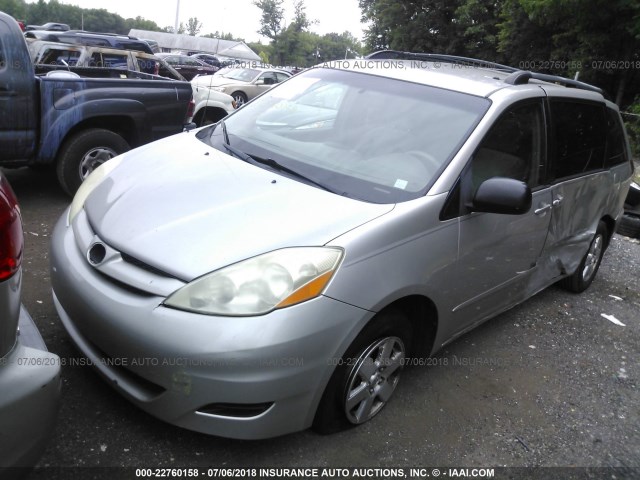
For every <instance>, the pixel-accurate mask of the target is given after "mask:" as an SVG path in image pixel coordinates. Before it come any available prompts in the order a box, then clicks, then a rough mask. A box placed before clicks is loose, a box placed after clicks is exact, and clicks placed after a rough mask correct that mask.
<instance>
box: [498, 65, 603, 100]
mask: <svg viewBox="0 0 640 480" xmlns="http://www.w3.org/2000/svg"><path fill="white" fill-rule="evenodd" d="M531 79H534V80H541V81H543V82H549V83H557V84H559V85H562V86H563V87H569V88H579V89H580V90H589V91H591V92H596V93H600V94H602V95H604V91H603V90H602V89H601V88H599V87H596V86H594V85H589V84H588V83H584V82H580V81H578V80H571V79H570V78H565V77H561V76H559V75H549V74H547V73H536V72H528V71H525V70H518V71H515V72H513V73H512V74H511V75H509V76H508V77H507V78H505V79H504V81H505V82H506V83H508V84H510V85H524V84H527V83H529V80H531Z"/></svg>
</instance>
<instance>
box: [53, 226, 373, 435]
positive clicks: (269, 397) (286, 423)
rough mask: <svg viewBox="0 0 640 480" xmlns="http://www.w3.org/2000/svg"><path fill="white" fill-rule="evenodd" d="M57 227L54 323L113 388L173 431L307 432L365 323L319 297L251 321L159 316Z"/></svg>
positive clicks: (148, 298) (362, 314)
mask: <svg viewBox="0 0 640 480" xmlns="http://www.w3.org/2000/svg"><path fill="white" fill-rule="evenodd" d="M65 219H66V215H63V217H62V218H61V220H60V221H59V222H58V224H57V225H56V228H55V230H54V234H53V237H52V251H51V266H52V272H51V280H52V285H53V295H54V300H55V305H56V308H57V310H58V314H59V316H60V318H61V320H62V323H63V324H64V326H65V328H66V330H67V331H68V333H69V335H70V336H71V338H72V339H73V341H74V342H75V344H76V345H77V346H78V347H79V349H80V350H81V351H82V352H83V353H84V355H86V356H87V357H88V359H89V360H90V362H91V364H92V365H93V366H95V367H96V368H97V370H98V371H99V372H100V373H101V374H102V375H103V376H104V377H105V378H106V379H108V380H109V383H110V384H111V385H112V386H114V388H116V389H117V390H118V391H119V392H120V393H122V394H123V395H124V396H125V397H126V398H128V399H129V400H130V401H131V402H133V403H134V404H136V405H137V406H138V407H140V408H142V409H143V410H145V411H147V412H149V413H150V414H152V415H154V416H156V417H158V418H160V419H162V420H164V421H166V422H169V423H172V424H174V425H178V426H181V427H184V428H188V429H191V430H196V431H200V432H204V433H208V434H214V435H220V436H224V437H230V438H242V439H259V438H268V437H273V436H277V435H282V434H286V433H290V432H294V431H298V430H303V429H305V428H307V427H309V426H310V425H311V423H312V421H313V417H314V414H315V410H316V407H317V405H318V402H319V401H320V398H321V396H322V392H323V390H324V388H325V385H326V384H327V382H328V381H329V378H330V376H331V374H332V372H333V370H334V368H335V366H336V364H337V361H336V359H339V358H340V357H341V355H342V353H343V352H344V351H345V350H346V348H347V346H348V345H349V344H350V343H351V341H352V340H353V338H354V337H355V335H356V334H357V333H358V332H359V330H360V329H361V328H362V326H363V325H364V324H366V322H367V321H368V320H369V319H370V318H371V316H372V315H373V314H372V313H371V312H368V311H366V310H362V309H360V308H357V307H354V306H351V305H348V304H345V303H342V302H339V301H336V300H333V299H330V298H327V297H318V298H316V299H314V300H312V301H309V302H306V303H303V304H299V305H295V306H292V307H289V308H285V309H281V310H276V311H274V312H272V313H270V314H268V315H263V316H258V317H217V316H208V315H199V314H194V313H189V312H183V311H179V310H174V309H170V308H166V307H164V306H163V305H162V302H163V300H164V298H163V297H162V296H158V295H154V294H149V293H142V292H141V291H140V290H137V289H133V288H129V287H128V286H126V285H123V284H122V283H120V282H119V281H117V280H114V279H112V278H110V277H108V276H107V275H105V274H103V273H100V272H99V271H97V270H96V269H94V268H93V267H91V266H90V265H89V263H88V262H87V260H86V257H85V255H83V254H82V253H81V252H80V250H79V248H78V246H77V244H76V241H75V238H74V234H73V229H72V228H69V227H67V225H66V221H65ZM243 407H246V408H243Z"/></svg>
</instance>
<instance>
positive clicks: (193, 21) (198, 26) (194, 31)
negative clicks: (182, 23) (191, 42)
mask: <svg viewBox="0 0 640 480" xmlns="http://www.w3.org/2000/svg"><path fill="white" fill-rule="evenodd" d="M186 30H187V33H188V34H189V35H191V36H192V37H195V36H196V35H198V34H199V33H200V30H202V22H199V21H198V17H191V18H189V20H188V21H187V27H186Z"/></svg>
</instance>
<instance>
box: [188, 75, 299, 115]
mask: <svg viewBox="0 0 640 480" xmlns="http://www.w3.org/2000/svg"><path fill="white" fill-rule="evenodd" d="M290 77H291V74H290V73H288V72H285V71H283V70H278V69H274V68H261V67H256V68H230V69H229V70H227V71H225V72H224V73H219V74H218V75H215V76H205V77H200V78H198V79H196V83H197V84H198V85H205V86H207V87H208V88H211V89H212V90H215V91H217V92H222V93H226V94H227V95H231V96H232V97H233V99H234V100H235V101H236V104H237V105H238V107H241V106H242V105H244V104H245V103H246V102H247V101H249V100H251V99H252V98H254V97H257V96H258V95H260V94H261V93H262V92H266V91H267V90H269V89H270V88H272V87H273V86H274V85H276V84H278V83H280V82H283V81H285V80H287V79H288V78H290Z"/></svg>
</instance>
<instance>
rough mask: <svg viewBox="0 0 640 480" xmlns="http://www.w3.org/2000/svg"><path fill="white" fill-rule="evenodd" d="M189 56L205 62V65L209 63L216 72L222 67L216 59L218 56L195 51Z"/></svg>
mask: <svg viewBox="0 0 640 480" xmlns="http://www.w3.org/2000/svg"><path fill="white" fill-rule="evenodd" d="M191 58H196V59H198V60H200V61H201V62H204V63H206V64H207V65H211V66H212V67H214V68H215V69H216V72H217V71H218V70H220V69H221V68H222V67H223V64H222V62H221V61H220V60H219V59H218V57H216V56H215V55H211V54H208V53H196V54H194V55H192V56H191Z"/></svg>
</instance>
